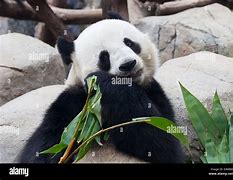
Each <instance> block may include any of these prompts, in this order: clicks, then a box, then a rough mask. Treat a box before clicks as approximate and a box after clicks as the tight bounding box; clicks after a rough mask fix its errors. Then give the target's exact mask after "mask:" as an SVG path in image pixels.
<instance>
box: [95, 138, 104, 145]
mask: <svg viewBox="0 0 233 180" xmlns="http://www.w3.org/2000/svg"><path fill="white" fill-rule="evenodd" d="M95 141H96V142H97V144H99V145H100V146H103V144H102V142H101V138H100V136H97V137H96V138H95Z"/></svg>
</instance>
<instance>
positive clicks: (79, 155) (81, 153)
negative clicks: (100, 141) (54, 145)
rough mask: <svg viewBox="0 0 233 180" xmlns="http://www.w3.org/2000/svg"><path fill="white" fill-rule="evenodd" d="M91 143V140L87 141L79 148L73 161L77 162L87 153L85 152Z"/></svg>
mask: <svg viewBox="0 0 233 180" xmlns="http://www.w3.org/2000/svg"><path fill="white" fill-rule="evenodd" d="M91 144H92V141H89V142H88V143H86V144H85V145H84V146H83V147H81V148H80V150H79V152H78V155H77V157H76V159H75V161H74V162H77V161H79V160H81V159H82V158H83V157H84V156H85V155H86V154H87V152H88V151H89V150H90V148H91Z"/></svg>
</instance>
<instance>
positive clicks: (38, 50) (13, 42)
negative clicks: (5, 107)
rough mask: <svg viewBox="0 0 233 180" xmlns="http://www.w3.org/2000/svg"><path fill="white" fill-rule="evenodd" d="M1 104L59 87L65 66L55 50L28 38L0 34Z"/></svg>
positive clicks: (62, 79)
mask: <svg viewBox="0 0 233 180" xmlns="http://www.w3.org/2000/svg"><path fill="white" fill-rule="evenodd" d="M0 49H1V53H0V74H1V76H0V105H2V104H4V103H6V102H8V101H9V100H11V99H14V98H15V97H18V96H20V95H22V94H24V93H26V92H29V91H31V90H33V89H37V88H39V87H42V86H46V85H52V84H62V83H63V82H64V79H65V72H64V67H63V64H62V60H61V58H60V55H59V54H58V53H57V50H56V49H55V48H53V47H51V46H49V45H47V44H45V43H43V42H42V41H40V40H38V39H36V38H32V37H30V36H26V35H22V34H17V33H11V34H5V35H0Z"/></svg>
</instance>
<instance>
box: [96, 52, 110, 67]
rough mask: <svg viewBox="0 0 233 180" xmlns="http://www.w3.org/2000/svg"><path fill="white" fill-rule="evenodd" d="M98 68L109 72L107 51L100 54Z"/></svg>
mask: <svg viewBox="0 0 233 180" xmlns="http://www.w3.org/2000/svg"><path fill="white" fill-rule="evenodd" d="M98 67H99V68H100V69H101V70H102V71H109V70H110V55H109V53H108V51H106V50H104V51H101V52H100V54H99V61H98Z"/></svg>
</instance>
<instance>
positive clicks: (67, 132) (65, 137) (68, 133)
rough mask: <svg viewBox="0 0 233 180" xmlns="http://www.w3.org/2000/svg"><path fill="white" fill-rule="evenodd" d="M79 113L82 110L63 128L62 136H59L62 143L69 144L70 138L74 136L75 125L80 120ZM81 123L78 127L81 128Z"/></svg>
mask: <svg viewBox="0 0 233 180" xmlns="http://www.w3.org/2000/svg"><path fill="white" fill-rule="evenodd" d="M81 113H82V111H81V112H80V113H79V114H78V115H77V116H76V117H75V118H74V119H73V120H72V121H71V122H70V124H69V125H68V126H67V127H66V128H65V129H64V131H63V133H62V136H61V142H62V143H63V144H66V145H69V143H70V142H71V140H72V139H73V137H74V133H75V129H76V126H77V125H78V123H79V121H80V120H81V118H80V117H81ZM82 126H83V123H82V124H80V128H82Z"/></svg>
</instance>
